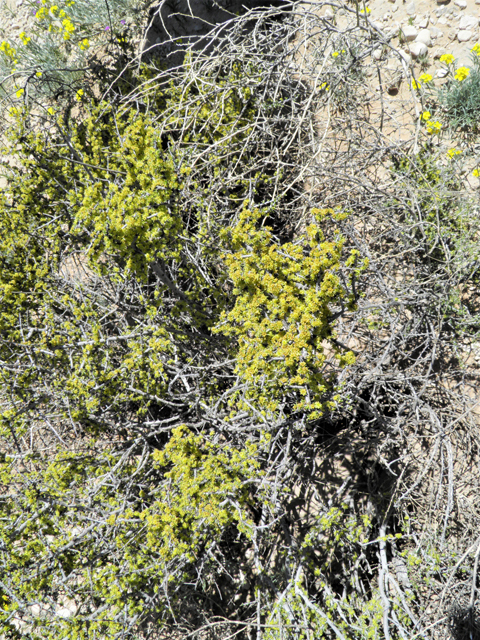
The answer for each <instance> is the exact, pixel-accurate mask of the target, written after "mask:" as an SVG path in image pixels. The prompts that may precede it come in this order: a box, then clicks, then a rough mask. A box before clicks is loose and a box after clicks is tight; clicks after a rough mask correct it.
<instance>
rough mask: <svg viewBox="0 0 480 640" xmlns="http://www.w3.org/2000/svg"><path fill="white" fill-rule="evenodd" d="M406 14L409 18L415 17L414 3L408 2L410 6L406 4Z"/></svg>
mask: <svg viewBox="0 0 480 640" xmlns="http://www.w3.org/2000/svg"><path fill="white" fill-rule="evenodd" d="M406 12H407V14H408V15H409V16H414V15H415V3H414V2H410V4H407V8H406Z"/></svg>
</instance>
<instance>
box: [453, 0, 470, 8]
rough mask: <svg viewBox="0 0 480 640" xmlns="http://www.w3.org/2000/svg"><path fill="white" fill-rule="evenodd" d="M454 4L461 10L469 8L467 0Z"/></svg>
mask: <svg viewBox="0 0 480 640" xmlns="http://www.w3.org/2000/svg"><path fill="white" fill-rule="evenodd" d="M454 4H456V5H457V7H458V8H459V9H466V8H467V0H455V2H454Z"/></svg>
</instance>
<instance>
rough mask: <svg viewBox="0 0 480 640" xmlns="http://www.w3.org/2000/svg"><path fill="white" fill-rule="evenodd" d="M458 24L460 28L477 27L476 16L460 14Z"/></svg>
mask: <svg viewBox="0 0 480 640" xmlns="http://www.w3.org/2000/svg"><path fill="white" fill-rule="evenodd" d="M458 26H459V28H460V29H462V30H464V29H467V30H470V29H476V28H477V27H478V18H476V17H475V16H462V17H461V18H460V23H459V25H458Z"/></svg>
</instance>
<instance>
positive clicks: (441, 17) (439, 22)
mask: <svg viewBox="0 0 480 640" xmlns="http://www.w3.org/2000/svg"><path fill="white" fill-rule="evenodd" d="M438 24H447V19H446V17H445V16H440V18H439V19H438Z"/></svg>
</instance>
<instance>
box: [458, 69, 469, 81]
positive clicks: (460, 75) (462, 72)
mask: <svg viewBox="0 0 480 640" xmlns="http://www.w3.org/2000/svg"><path fill="white" fill-rule="evenodd" d="M469 73H470V69H469V68H468V67H459V68H458V69H457V73H456V74H455V80H458V81H459V82H463V81H464V80H465V78H466V77H467V76H468V74H469Z"/></svg>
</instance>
